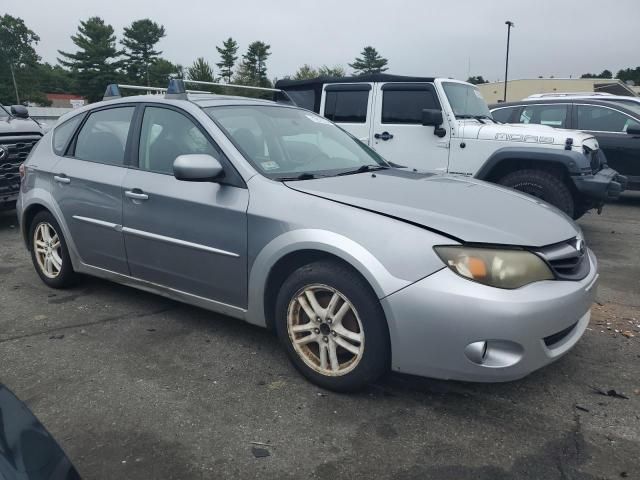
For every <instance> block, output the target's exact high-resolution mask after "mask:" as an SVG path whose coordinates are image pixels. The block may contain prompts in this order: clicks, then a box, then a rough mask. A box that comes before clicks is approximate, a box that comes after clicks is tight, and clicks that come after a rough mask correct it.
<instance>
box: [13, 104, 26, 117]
mask: <svg viewBox="0 0 640 480" xmlns="http://www.w3.org/2000/svg"><path fill="white" fill-rule="evenodd" d="M11 115H13V116H14V117H18V118H29V110H27V107H25V106H23V105H13V106H12V107H11Z"/></svg>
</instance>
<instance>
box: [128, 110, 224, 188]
mask: <svg viewBox="0 0 640 480" xmlns="http://www.w3.org/2000/svg"><path fill="white" fill-rule="evenodd" d="M196 153H200V154H207V155H211V156H212V157H215V158H218V159H219V158H220V155H219V154H218V150H217V149H216V148H214V146H213V145H212V144H211V143H210V142H209V140H208V139H207V138H206V137H205V136H204V134H203V133H202V132H201V131H200V129H199V128H198V127H197V126H196V124H195V123H193V122H192V121H191V120H190V119H189V118H187V117H186V116H185V115H183V114H181V113H179V112H176V111H175V110H170V109H168V108H159V107H146V108H145V110H144V118H143V120H142V130H141V132H140V147H139V150H138V166H139V168H140V169H142V170H148V171H150V172H157V173H166V174H169V175H173V162H174V160H175V159H176V157H178V156H179V155H188V154H196Z"/></svg>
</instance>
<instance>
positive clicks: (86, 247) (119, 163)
mask: <svg viewBox="0 0 640 480" xmlns="http://www.w3.org/2000/svg"><path fill="white" fill-rule="evenodd" d="M134 110H135V107H133V106H119V107H111V108H105V109H101V110H97V111H94V112H92V113H91V114H90V115H89V116H88V118H87V119H86V121H85V123H84V125H83V126H82V127H81V128H80V131H79V132H78V134H77V136H76V137H75V138H74V140H73V141H72V144H71V145H70V147H69V152H68V154H67V156H66V157H62V158H61V159H60V161H59V162H58V163H57V164H56V166H55V167H54V177H53V178H54V181H53V187H52V193H53V196H54V198H55V199H56V201H57V202H58V205H59V206H60V209H61V211H62V215H63V216H64V220H65V223H66V224H67V226H68V228H69V230H70V231H71V238H70V239H68V241H69V242H72V243H73V245H74V246H75V249H76V251H77V252H78V255H79V256H80V260H81V261H82V262H83V263H85V264H87V265H91V266H93V267H99V268H102V269H105V270H109V271H112V272H117V273H121V274H124V275H127V274H128V273H129V270H128V267H127V259H126V254H125V249H124V240H123V236H122V182H123V180H124V176H125V173H126V171H127V169H126V168H125V167H124V163H125V152H126V151H127V148H126V147H127V138H128V134H129V130H130V126H131V120H132V118H133V113H134Z"/></svg>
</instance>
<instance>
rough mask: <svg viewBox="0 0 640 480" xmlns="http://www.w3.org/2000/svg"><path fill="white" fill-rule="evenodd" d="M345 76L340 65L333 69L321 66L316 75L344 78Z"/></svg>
mask: <svg viewBox="0 0 640 480" xmlns="http://www.w3.org/2000/svg"><path fill="white" fill-rule="evenodd" d="M346 74H347V73H346V72H345V71H344V67H342V66H341V65H334V66H333V67H328V66H326V65H323V66H321V67H320V68H319V69H318V75H320V76H321V77H344V76H345V75H346Z"/></svg>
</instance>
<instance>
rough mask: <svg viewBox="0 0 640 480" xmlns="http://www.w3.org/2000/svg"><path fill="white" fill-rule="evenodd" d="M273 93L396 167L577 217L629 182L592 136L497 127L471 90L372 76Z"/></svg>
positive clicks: (438, 81) (289, 83)
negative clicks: (458, 178) (492, 186)
mask: <svg viewBox="0 0 640 480" xmlns="http://www.w3.org/2000/svg"><path fill="white" fill-rule="evenodd" d="M276 88H278V89H281V90H283V91H285V92H286V93H287V95H288V96H289V98H290V99H291V100H293V101H294V102H295V103H296V104H297V105H298V106H300V107H303V108H307V109H309V110H313V111H315V112H316V113H319V114H321V115H324V116H325V117H326V118H328V119H329V120H332V121H334V122H335V123H337V124H339V125H340V126H342V127H343V128H344V129H345V130H347V131H348V132H350V133H351V134H352V135H354V136H356V137H357V138H358V139H360V140H361V141H362V142H365V143H366V144H368V145H370V146H371V147H373V148H374V149H375V150H376V151H377V152H378V153H380V154H381V155H382V156H383V157H384V158H386V159H387V160H389V161H391V162H393V163H396V164H399V165H403V166H406V167H409V168H415V169H419V170H437V171H441V172H448V173H451V174H460V175H467V176H473V177H475V178H479V179H483V180H487V181H490V182H494V183H498V184H500V185H505V186H508V187H512V188H515V189H517V190H521V191H523V192H526V193H528V194H531V195H534V196H536V197H538V198H541V199H543V200H545V201H547V202H548V203H551V204H552V205H555V206H556V207H558V208H559V209H561V210H563V211H564V212H565V213H567V214H568V215H569V216H571V217H573V218H578V217H580V216H582V215H583V214H584V213H585V212H586V211H587V210H589V209H591V208H597V209H598V211H599V212H600V210H601V208H602V206H603V204H604V202H605V200H608V199H615V198H617V197H618V196H619V194H620V192H621V191H622V190H623V189H624V185H625V184H626V179H625V178H624V177H622V176H620V175H618V173H617V172H616V171H615V170H612V169H610V168H607V166H606V159H605V157H604V154H602V152H601V151H600V150H599V148H598V142H597V141H596V139H595V138H594V137H593V136H591V135H588V134H586V133H583V132H578V131H575V130H560V129H555V128H552V127H546V126H542V125H531V124H529V125H507V124H502V123H499V122H497V121H495V120H493V118H492V116H491V112H490V111H489V108H488V107H487V103H486V102H485V101H484V99H483V98H482V95H481V94H480V91H479V90H478V89H477V88H476V87H475V86H474V85H471V84H469V83H466V82H460V81H457V80H451V79H446V78H423V77H404V76H397V75H387V74H372V75H362V76H359V77H345V78H317V79H312V80H299V81H295V80H280V81H279V82H277V83H276Z"/></svg>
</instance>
